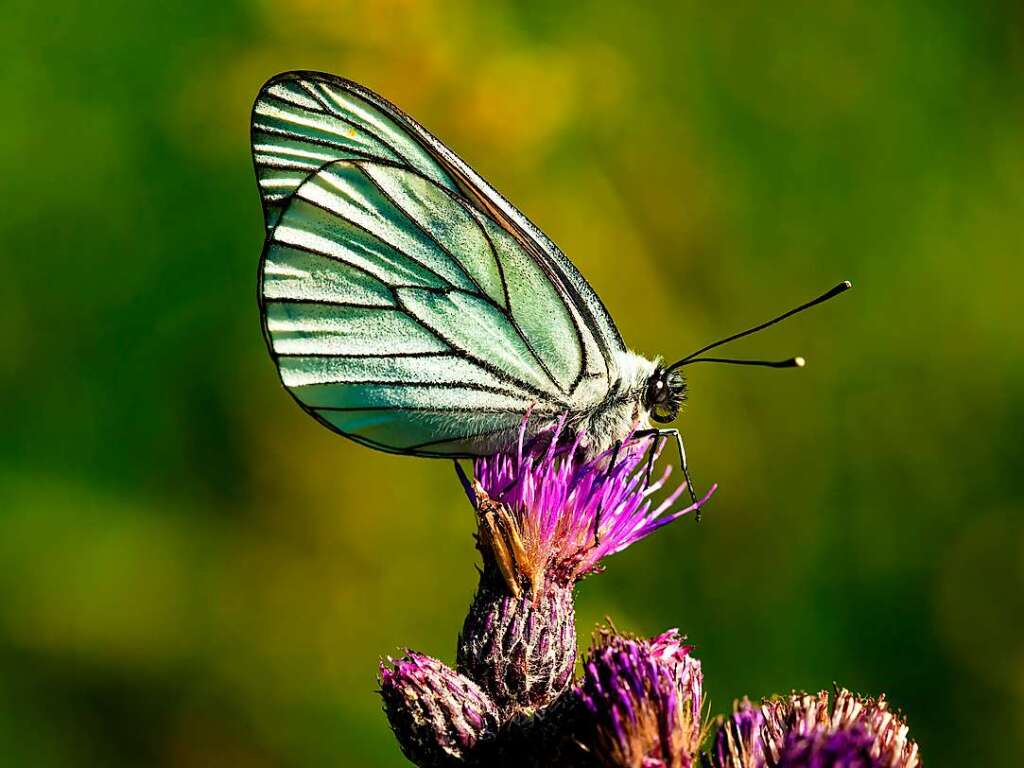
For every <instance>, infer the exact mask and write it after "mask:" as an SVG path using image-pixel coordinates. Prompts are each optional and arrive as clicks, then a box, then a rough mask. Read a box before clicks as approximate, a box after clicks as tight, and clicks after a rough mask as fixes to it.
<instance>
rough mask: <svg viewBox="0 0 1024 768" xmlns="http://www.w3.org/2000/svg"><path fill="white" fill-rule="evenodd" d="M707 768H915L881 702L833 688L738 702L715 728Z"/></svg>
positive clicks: (912, 748)
mask: <svg viewBox="0 0 1024 768" xmlns="http://www.w3.org/2000/svg"><path fill="white" fill-rule="evenodd" d="M705 765H706V766H708V768H919V766H920V757H919V755H918V748H917V744H916V743H915V742H914V741H913V740H911V739H910V738H909V729H908V727H907V724H906V721H905V720H904V718H903V717H902V716H901V715H900V714H899V713H897V712H893V711H892V710H890V709H889V703H888V702H887V701H886V700H885V697H884V696H880V697H879V698H878V699H873V698H867V697H861V696H858V695H856V694H854V693H852V692H850V691H848V690H846V689H845V688H839V687H837V688H836V690H835V697H834V700H832V701H831V702H830V698H829V694H828V692H827V691H820V692H819V693H817V694H815V695H811V694H806V693H791V694H789V695H788V696H778V697H775V698H772V699H766V700H765V701H764V702H763V703H762V704H761V707H760V708H759V709H757V708H754V707H753V706H751V704H750V702H749V701H747V700H744V701H743V702H742V703H740V704H737V705H736V706H735V707H734V712H733V714H732V715H731V716H730V717H728V718H725V719H723V720H722V721H721V722H720V724H719V729H718V733H717V734H716V736H715V740H714V744H713V747H712V751H711V754H710V755H706V756H705Z"/></svg>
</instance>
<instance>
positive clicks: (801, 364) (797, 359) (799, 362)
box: [793, 357, 807, 368]
mask: <svg viewBox="0 0 1024 768" xmlns="http://www.w3.org/2000/svg"><path fill="white" fill-rule="evenodd" d="M793 365H795V366H796V367H797V368H803V367H804V366H805V365H807V361H806V360H805V359H804V358H802V357H794V358H793Z"/></svg>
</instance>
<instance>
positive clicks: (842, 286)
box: [839, 280, 853, 291]
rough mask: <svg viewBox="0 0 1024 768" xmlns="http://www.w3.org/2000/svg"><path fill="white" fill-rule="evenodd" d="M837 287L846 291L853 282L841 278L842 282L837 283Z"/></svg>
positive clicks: (851, 286)
mask: <svg viewBox="0 0 1024 768" xmlns="http://www.w3.org/2000/svg"><path fill="white" fill-rule="evenodd" d="M839 287H840V288H842V289H843V290H844V291H848V290H850V289H851V288H853V283H851V282H850V281H849V280H843V282H841V283H840V284H839Z"/></svg>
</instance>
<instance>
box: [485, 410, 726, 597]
mask: <svg viewBox="0 0 1024 768" xmlns="http://www.w3.org/2000/svg"><path fill="white" fill-rule="evenodd" d="M526 425H527V421H526V419H524V420H523V425H522V428H521V429H520V433H519V443H518V445H517V446H516V448H515V449H513V450H509V451H505V452H501V453H497V454H494V455H493V456H488V457H485V458H480V459H477V460H476V461H475V462H474V464H473V473H474V478H475V482H474V483H473V484H472V486H471V487H470V488H467V492H468V493H469V495H470V501H472V502H473V503H474V505H475V506H476V508H477V511H478V515H479V518H480V525H479V528H480V535H479V539H480V548H481V550H482V551H483V552H484V557H485V559H487V558H493V559H494V561H495V565H496V567H497V568H498V570H499V571H500V572H501V574H502V576H503V578H504V579H505V581H506V583H507V585H508V587H509V590H510V591H511V592H512V594H514V595H519V594H520V592H522V591H525V590H529V591H530V592H532V593H533V594H534V595H536V594H538V593H540V592H541V591H543V589H544V587H545V582H546V581H553V582H555V583H557V584H559V585H571V584H573V583H575V582H576V581H578V580H579V579H581V578H582V577H584V576H586V575H587V574H590V573H594V572H595V571H597V570H599V569H600V563H601V560H602V559H603V558H604V557H607V556H608V555H611V554H614V553H616V552H621V551H622V550H624V549H626V548H627V547H628V546H630V545H631V544H633V543H635V542H637V541H639V540H640V539H642V538H644V537H646V536H648V535H650V534H651V533H653V532H654V531H656V530H657V529H658V528H660V527H662V526H663V525H667V524H668V523H671V522H672V521H673V520H677V519H679V518H680V517H682V516H683V515H685V514H687V513H689V512H692V511H694V510H697V509H699V508H700V507H701V506H702V505H703V504H704V503H705V502H706V501H707V499H708V498H709V497H710V496H711V494H712V493H714V491H715V487H716V486H712V488H711V490H710V491H708V493H707V495H706V496H705V497H704V498H703V499H701V500H700V501H699V502H697V503H696V504H693V505H690V506H685V507H676V506H675V504H676V501H677V500H678V499H679V497H680V495H681V494H682V493H683V491H685V490H686V484H685V483H682V484H680V485H679V486H678V487H677V488H676V489H675V490H674V491H673V492H672V493H671V494H669V496H668V497H667V498H666V499H665V500H664V501H662V502H661V503H660V504H658V505H655V504H654V503H653V500H652V498H651V497H652V495H653V494H654V493H656V492H658V491H659V490H661V488H663V487H664V486H665V484H666V482H667V481H668V478H669V475H670V474H671V472H672V468H671V466H668V467H666V468H665V470H664V472H663V473H662V474H661V476H660V477H659V478H657V479H656V480H655V482H653V483H650V484H648V483H647V482H645V481H646V480H647V479H648V478H647V465H648V451H647V450H645V449H648V448H650V447H651V444H650V443H649V442H648V441H646V440H643V439H634V438H632V437H630V438H627V440H626V441H625V442H624V444H623V445H622V446H620V447H619V449H618V450H615V449H609V450H608V451H605V452H604V453H602V454H600V455H598V456H596V457H594V458H591V459H587V458H586V456H585V452H584V451H583V450H582V446H583V439H584V435H583V434H582V433H578V434H576V435H575V437H574V438H573V439H571V440H570V439H567V438H565V437H564V427H565V418H564V417H563V418H562V419H561V420H560V421H559V422H558V424H556V425H555V426H553V427H551V428H549V429H548V430H546V431H544V432H541V433H540V434H539V435H537V436H536V437H534V438H532V439H531V440H529V441H527V440H526ZM657 453H660V447H659V448H658V449H657V452H656V455H657Z"/></svg>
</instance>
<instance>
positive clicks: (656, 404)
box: [644, 365, 686, 424]
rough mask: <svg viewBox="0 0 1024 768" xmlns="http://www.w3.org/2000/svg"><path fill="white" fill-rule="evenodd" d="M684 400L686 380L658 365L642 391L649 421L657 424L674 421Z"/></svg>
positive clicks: (675, 372) (677, 373)
mask: <svg viewBox="0 0 1024 768" xmlns="http://www.w3.org/2000/svg"><path fill="white" fill-rule="evenodd" d="M685 399H686V380H685V379H684V378H683V374H681V373H680V372H679V371H676V370H672V369H670V368H662V367H661V366H660V365H659V366H658V367H657V368H655V369H654V373H652V374H651V376H650V378H649V379H647V389H646V390H645V391H644V407H645V408H646V409H647V412H648V413H650V415H651V419H652V420H653V421H656V422H658V423H659V424H668V423H669V422H670V421H675V420H676V417H677V416H678V415H679V409H680V408H681V407H682V405H683V401H684V400H685Z"/></svg>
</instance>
